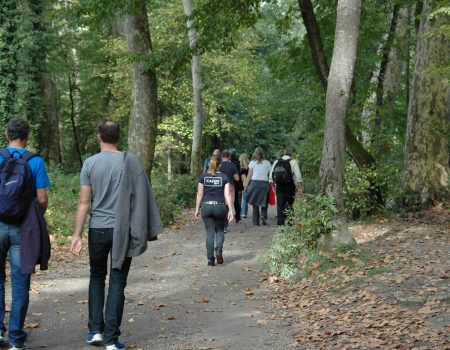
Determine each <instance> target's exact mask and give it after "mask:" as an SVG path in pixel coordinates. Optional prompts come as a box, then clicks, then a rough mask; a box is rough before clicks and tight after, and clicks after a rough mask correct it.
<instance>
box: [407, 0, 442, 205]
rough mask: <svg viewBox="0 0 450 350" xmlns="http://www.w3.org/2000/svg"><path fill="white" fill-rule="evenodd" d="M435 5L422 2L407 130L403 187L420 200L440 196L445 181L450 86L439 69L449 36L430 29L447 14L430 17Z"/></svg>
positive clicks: (439, 22)
mask: <svg viewBox="0 0 450 350" xmlns="http://www.w3.org/2000/svg"><path fill="white" fill-rule="evenodd" d="M438 3H439V1H438V0H426V1H425V3H424V7H423V13H422V19H421V23H420V29H419V34H418V40H417V46H416V58H415V66H414V77H413V82H412V88H411V98H410V104H409V108H408V125H407V130H406V149H405V175H404V183H403V186H404V190H405V192H406V193H407V194H410V195H412V197H413V198H414V200H415V201H417V202H420V203H423V204H427V203H430V202H432V201H441V200H443V199H444V198H445V196H446V195H447V194H448V181H449V138H448V132H449V130H450V129H449V128H450V125H449V113H450V85H449V84H448V79H447V78H446V76H445V74H442V73H441V72H440V69H442V67H446V66H447V65H448V62H449V59H450V40H449V39H448V37H447V38H446V37H445V36H444V35H442V34H436V33H433V31H435V30H436V29H437V28H440V27H441V26H442V25H445V24H446V23H448V21H447V19H448V18H447V17H446V15H444V14H440V15H438V16H437V17H435V18H433V19H430V18H429V15H430V13H432V12H433V11H435V10H436V9H437V8H438V5H437V4H438ZM431 33H433V34H431ZM430 34H431V35H430Z"/></svg>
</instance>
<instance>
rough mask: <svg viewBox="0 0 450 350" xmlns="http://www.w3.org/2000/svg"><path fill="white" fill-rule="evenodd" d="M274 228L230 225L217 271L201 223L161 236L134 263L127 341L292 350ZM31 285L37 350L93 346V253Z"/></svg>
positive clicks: (56, 266) (131, 344) (143, 345)
mask: <svg viewBox="0 0 450 350" xmlns="http://www.w3.org/2000/svg"><path fill="white" fill-rule="evenodd" d="M272 216H273V213H272ZM274 231H275V226H274V225H273V223H271V224H269V225H268V226H260V227H253V225H251V220H250V219H244V220H243V222H241V223H239V224H231V226H230V230H229V233H228V234H227V235H226V237H225V246H224V259H225V264H224V265H222V266H215V267H209V266H206V263H207V261H206V257H205V251H206V249H205V243H204V238H205V233H204V227H203V223H202V222H201V221H200V222H191V223H189V224H188V225H187V226H186V227H184V228H182V229H181V228H180V229H179V230H175V231H168V232H166V233H164V234H162V235H160V239H159V240H158V241H156V242H151V244H150V246H149V249H148V251H147V252H146V253H145V254H144V255H142V256H141V257H138V258H136V259H134V260H133V263H132V268H131V271H130V276H129V279H128V286H127V289H126V300H127V303H126V306H125V313H124V317H123V324H122V327H121V328H122V336H121V338H120V339H121V340H122V341H124V342H125V343H126V344H127V346H128V348H130V349H136V350H137V349H145V350H150V349H155V350H158V349H164V350H167V349H186V350H187V349H286V348H288V347H289V345H290V344H292V339H293V338H292V336H291V327H290V325H289V324H288V323H286V322H285V321H280V320H279V319H278V317H275V316H274V315H272V312H271V310H270V309H269V307H268V306H267V305H268V302H267V297H268V296H269V295H270V294H271V293H272V292H273V290H272V287H270V286H269V284H268V283H267V282H266V281H265V276H264V273H263V272H262V266H261V262H260V259H261V258H262V257H263V256H264V254H266V253H267V249H268V247H269V246H270V243H271V239H272V236H273V233H274ZM66 256H67V255H66ZM61 260H62V259H61ZM8 287H9V286H8ZM8 287H7V288H8ZM32 288H33V290H32V296H31V304H30V309H29V313H28V317H27V323H29V326H30V327H36V328H31V329H29V331H30V336H29V340H30V345H32V348H33V349H39V348H45V349H93V347H90V346H87V345H86V344H85V342H84V341H85V337H86V335H87V321H86V319H87V288H88V266H87V258H86V256H84V257H83V258H82V259H80V260H73V259H71V258H70V259H69V260H68V261H64V260H62V261H59V262H58V261H55V260H54V261H53V262H52V266H51V268H50V271H48V272H45V273H42V274H41V273H39V274H37V275H36V276H33V286H32Z"/></svg>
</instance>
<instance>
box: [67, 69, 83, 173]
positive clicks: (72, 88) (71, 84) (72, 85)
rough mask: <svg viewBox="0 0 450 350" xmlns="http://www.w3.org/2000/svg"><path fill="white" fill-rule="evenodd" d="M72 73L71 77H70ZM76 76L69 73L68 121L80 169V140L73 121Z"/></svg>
mask: <svg viewBox="0 0 450 350" xmlns="http://www.w3.org/2000/svg"><path fill="white" fill-rule="evenodd" d="M72 75H73V77H72ZM76 81H77V78H76V76H75V73H70V74H69V99H70V122H71V124H72V131H73V137H74V139H75V149H76V150H77V155H78V161H79V163H80V169H81V167H82V166H83V159H82V157H81V149H80V141H79V137H78V132H77V125H76V122H75V118H76V111H75V96H74V92H75V87H76Z"/></svg>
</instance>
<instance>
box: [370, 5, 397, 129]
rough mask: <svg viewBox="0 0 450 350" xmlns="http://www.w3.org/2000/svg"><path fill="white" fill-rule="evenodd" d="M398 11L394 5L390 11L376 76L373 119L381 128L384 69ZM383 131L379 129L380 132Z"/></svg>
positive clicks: (395, 26)
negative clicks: (389, 22)
mask: <svg viewBox="0 0 450 350" xmlns="http://www.w3.org/2000/svg"><path fill="white" fill-rule="evenodd" d="M399 11H400V5H398V4H396V5H394V9H393V11H392V18H391V25H390V27H389V32H388V35H387V39H386V42H385V43H384V46H383V51H382V56H381V62H380V71H379V74H378V79H377V89H376V114H375V115H376V117H375V124H376V125H377V126H378V127H383V126H384V125H383V123H382V121H381V109H382V108H383V98H384V90H383V87H384V81H385V76H386V69H387V65H388V62H389V61H388V60H389V53H390V52H391V48H392V44H393V42H394V38H395V32H396V29H397V21H398V14H399ZM382 130H383V129H381V132H382Z"/></svg>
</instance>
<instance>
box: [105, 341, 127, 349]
mask: <svg viewBox="0 0 450 350" xmlns="http://www.w3.org/2000/svg"><path fill="white" fill-rule="evenodd" d="M125 349H126V347H125V344H122V343H120V342H118V341H116V342H115V343H114V344H111V345H106V350H125Z"/></svg>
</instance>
